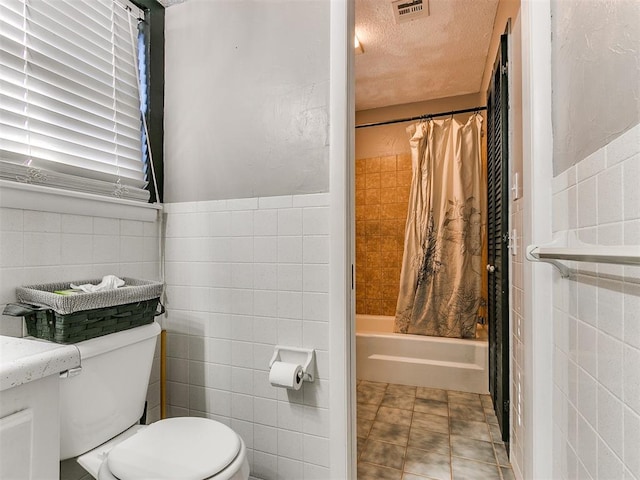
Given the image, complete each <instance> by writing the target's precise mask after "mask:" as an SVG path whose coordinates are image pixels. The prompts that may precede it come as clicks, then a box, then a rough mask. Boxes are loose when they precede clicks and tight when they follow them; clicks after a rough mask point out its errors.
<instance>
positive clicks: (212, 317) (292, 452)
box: [163, 194, 330, 480]
mask: <svg viewBox="0 0 640 480" xmlns="http://www.w3.org/2000/svg"><path fill="white" fill-rule="evenodd" d="M328 198H329V197H328V194H311V195H294V196H282V197H261V198H246V199H236V200H220V201H209V202H189V203H174V204H166V205H165V212H166V232H165V239H166V240H165V241H166V243H165V278H166V283H167V291H166V293H167V302H166V307H167V317H166V319H165V320H164V322H163V323H164V325H163V326H164V328H166V329H167V331H168V339H167V347H168V350H167V403H168V413H169V416H180V415H191V416H204V417H209V418H213V419H215V420H218V421H221V422H223V423H225V424H227V425H229V426H230V427H232V428H233V429H234V430H235V431H236V432H238V433H239V434H240V435H241V437H242V438H243V440H244V442H245V444H246V446H247V448H248V459H249V463H250V466H251V475H252V476H254V477H257V478H261V479H265V480H271V479H276V478H277V479H281V478H282V479H285V478H288V479H310V478H316V479H322V478H329V468H328V467H329V439H328V437H329V423H330V420H329V360H328V358H329V357H328V355H329V351H328V350H329V323H328V321H329V298H328V291H329V290H328V285H329V208H328ZM276 344H281V345H289V346H296V347H312V348H315V349H316V358H317V372H316V374H317V376H316V380H315V382H313V383H304V384H303V387H302V389H301V390H299V391H288V390H286V389H282V388H274V387H272V386H271V385H270V384H269V381H268V375H269V360H270V358H271V355H272V353H273V347H274V346H275V345H276Z"/></svg>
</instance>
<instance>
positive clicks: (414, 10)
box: [391, 0, 429, 23]
mask: <svg viewBox="0 0 640 480" xmlns="http://www.w3.org/2000/svg"><path fill="white" fill-rule="evenodd" d="M391 5H392V7H393V16H394V17H395V19H396V23H404V22H409V21H411V20H415V19H416V18H422V17H428V16H429V0H397V1H395V2H391Z"/></svg>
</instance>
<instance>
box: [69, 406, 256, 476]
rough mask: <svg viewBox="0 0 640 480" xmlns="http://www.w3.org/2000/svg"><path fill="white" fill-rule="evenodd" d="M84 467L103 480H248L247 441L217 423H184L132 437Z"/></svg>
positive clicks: (165, 423) (91, 456)
mask: <svg viewBox="0 0 640 480" xmlns="http://www.w3.org/2000/svg"><path fill="white" fill-rule="evenodd" d="M78 462H79V463H80V464H81V465H82V466H83V467H84V468H85V470H87V471H88V472H89V473H90V474H91V475H92V476H94V477H95V478H96V479H98V480H130V479H149V480H150V479H153V480H169V479H171V480H207V479H212V480H247V478H249V464H248V461H247V453H246V447H245V445H244V442H243V441H242V439H241V438H240V437H239V436H238V435H237V434H236V433H235V432H234V431H233V430H231V429H230V428H229V427H227V426H226V425H223V424H222V423H220V422H216V421H215V420H210V419H206V418H197V417H179V418H170V419H166V420H160V421H158V422H155V423H153V424H151V425H149V426H136V427H134V428H133V429H130V431H127V432H125V433H124V434H122V435H119V436H118V437H116V438H115V439H112V440H111V441H109V442H107V443H106V444H104V445H101V446H100V447H98V448H96V449H95V450H93V451H91V452H88V453H86V454H84V455H82V456H80V457H79V458H78Z"/></svg>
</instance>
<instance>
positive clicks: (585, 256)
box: [526, 232, 640, 278]
mask: <svg viewBox="0 0 640 480" xmlns="http://www.w3.org/2000/svg"><path fill="white" fill-rule="evenodd" d="M526 257H527V260H529V261H532V262H546V263H550V264H552V265H554V266H555V267H556V268H558V270H560V273H561V275H562V278H567V277H569V276H570V275H571V273H572V271H573V270H572V269H571V268H570V267H569V266H567V265H565V264H564V263H561V262H560V261H559V260H571V261H576V262H593V263H613V264H617V265H637V266H640V245H629V246H626V245H625V246H617V245H616V246H608V245H591V244H588V243H583V242H581V241H580V240H578V238H577V237H576V235H575V232H571V234H568V233H567V232H564V233H563V234H562V235H560V236H558V238H556V239H555V240H554V241H553V242H552V243H550V244H547V245H529V246H528V247H527V253H526Z"/></svg>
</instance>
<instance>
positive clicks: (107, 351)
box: [60, 322, 249, 480]
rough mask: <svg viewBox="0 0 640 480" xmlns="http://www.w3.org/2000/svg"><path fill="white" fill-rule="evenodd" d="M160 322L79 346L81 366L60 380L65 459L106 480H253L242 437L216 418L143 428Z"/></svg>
mask: <svg viewBox="0 0 640 480" xmlns="http://www.w3.org/2000/svg"><path fill="white" fill-rule="evenodd" d="M159 333H160V326H159V325H158V324H157V323H156V322H152V323H151V324H148V325H143V326H141V327H136V328H132V329H129V330H124V331H121V332H117V333H112V334H109V335H104V336H101V337H98V338H93V339H90V340H85V341H84V342H79V343H76V344H75V346H76V348H77V349H78V351H79V352H80V359H81V368H78V369H76V370H75V371H74V372H73V374H71V373H70V374H69V375H66V376H64V378H61V379H60V459H61V460H66V459H68V458H75V457H77V459H78V463H80V465H82V467H83V468H84V469H85V470H87V471H88V472H89V473H90V474H91V475H92V476H93V477H94V478H97V479H100V480H104V479H109V480H132V479H144V480H206V479H215V480H247V479H248V478H249V464H248V461H247V453H246V448H245V446H244V443H243V442H242V439H241V438H240V437H239V436H238V434H237V433H235V432H234V431H233V430H232V429H230V428H229V427H227V426H226V425H224V424H222V423H220V422H217V421H215V420H211V419H208V418H199V417H178V418H169V419H163V420H159V421H157V422H154V423H152V424H151V425H148V426H144V425H139V424H138V423H139V421H140V419H141V417H142V416H143V413H144V411H145V400H146V395H147V385H148V383H149V378H150V374H151V365H152V363H153V356H154V351H155V347H156V339H157V337H158V334H159Z"/></svg>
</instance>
